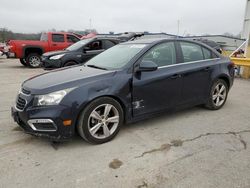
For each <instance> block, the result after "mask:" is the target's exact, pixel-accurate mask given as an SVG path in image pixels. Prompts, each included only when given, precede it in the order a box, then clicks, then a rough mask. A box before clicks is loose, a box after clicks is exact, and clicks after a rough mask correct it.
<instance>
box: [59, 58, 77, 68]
mask: <svg viewBox="0 0 250 188" xmlns="http://www.w3.org/2000/svg"><path fill="white" fill-rule="evenodd" d="M68 62H74V63H76V64H79V62H77V61H76V60H72V59H69V60H66V61H64V63H63V64H62V67H64V66H65V64H66V63H68Z"/></svg>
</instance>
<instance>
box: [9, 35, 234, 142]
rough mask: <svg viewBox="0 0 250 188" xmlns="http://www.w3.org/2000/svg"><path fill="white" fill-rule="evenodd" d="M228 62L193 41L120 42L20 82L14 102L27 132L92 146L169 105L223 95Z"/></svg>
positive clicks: (216, 100)
mask: <svg viewBox="0 0 250 188" xmlns="http://www.w3.org/2000/svg"><path fill="white" fill-rule="evenodd" d="M233 80H234V65H233V63H232V62H231V61H230V60H229V59H228V58H226V57H223V56H221V55H220V54H219V53H218V52H217V51H216V50H214V49H212V48H210V47H209V46H207V45H205V44H202V43H198V42H195V41H191V40H182V39H169V40H167V39H157V40H156V39H151V40H135V41H130V42H125V43H120V44H118V45H116V46H114V47H112V48H110V49H108V50H106V51H105V52H103V53H101V54H99V55H97V56H95V57H94V58H92V59H91V60H89V61H88V62H87V63H85V64H84V65H82V66H74V67H72V68H64V69H59V70H56V71H51V72H49V73H45V74H42V75H40V76H36V77H33V78H31V79H28V80H26V81H25V82H24V83H23V84H22V88H21V90H20V93H19V94H18V96H17V100H16V105H15V106H14V107H12V116H13V118H14V120H15V121H16V122H17V123H18V124H19V125H20V126H21V127H22V128H23V129H24V130H25V132H27V133H29V134H32V135H36V136H45V137H49V138H52V139H55V140H60V139H67V138H71V137H72V136H73V135H74V134H75V132H76V131H77V132H78V133H79V134H80V136H81V137H82V138H83V139H85V140H86V141H88V142H90V143H95V144H101V143H104V142H107V141H110V140H111V139H113V138H114V137H115V136H116V134H117V133H118V131H119V129H120V127H121V125H122V124H124V123H127V122H133V121H137V120H141V119H144V118H149V117H151V116H154V115H156V114H158V113H161V112H165V111H168V110H173V109H178V108H183V107H191V106H195V105H201V104H203V105H205V106H206V107H207V108H208V109H211V110H218V109H220V108H221V107H222V106H223V105H224V104H225V102H226V100H227V95H228V92H229V89H230V88H231V86H232V84H233Z"/></svg>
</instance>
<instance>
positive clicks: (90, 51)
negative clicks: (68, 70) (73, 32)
mask: <svg viewBox="0 0 250 188" xmlns="http://www.w3.org/2000/svg"><path fill="white" fill-rule="evenodd" d="M120 42H121V41H120V40H119V39H116V38H110V37H109V38H107V37H94V38H89V39H83V40H81V41H78V42H77V43H75V44H73V45H71V46H70V47H68V48H66V49H65V50H61V51H53V52H47V53H44V54H43V55H42V64H41V66H42V67H44V68H45V69H52V68H60V67H67V66H72V65H76V64H80V63H84V62H86V61H88V60H89V59H91V58H92V57H94V56H96V55H98V54H100V53H101V52H103V51H105V50H107V49H109V48H110V47H113V46H115V45H117V44H118V43H120Z"/></svg>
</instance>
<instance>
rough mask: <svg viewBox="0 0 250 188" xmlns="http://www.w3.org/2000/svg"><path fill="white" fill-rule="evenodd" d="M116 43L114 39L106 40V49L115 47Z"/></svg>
mask: <svg viewBox="0 0 250 188" xmlns="http://www.w3.org/2000/svg"><path fill="white" fill-rule="evenodd" d="M114 45H116V44H115V43H114V42H113V41H110V40H104V46H105V49H108V48H111V47H113V46H114Z"/></svg>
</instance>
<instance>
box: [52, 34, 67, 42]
mask: <svg viewBox="0 0 250 188" xmlns="http://www.w3.org/2000/svg"><path fill="white" fill-rule="evenodd" d="M52 41H53V42H64V35H62V34H52Z"/></svg>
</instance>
